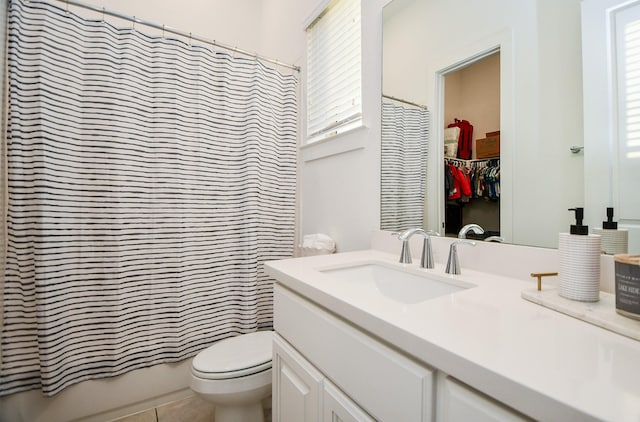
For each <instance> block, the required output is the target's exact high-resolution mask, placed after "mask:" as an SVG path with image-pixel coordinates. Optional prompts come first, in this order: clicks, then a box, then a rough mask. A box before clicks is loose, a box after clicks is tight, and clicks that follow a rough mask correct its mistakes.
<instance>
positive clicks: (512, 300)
mask: <svg viewBox="0 0 640 422" xmlns="http://www.w3.org/2000/svg"><path fill="white" fill-rule="evenodd" d="M397 260H398V256H397V255H396V254H389V253H386V252H381V251H378V250H366V251H357V252H347V253H339V254H333V255H320V256H313V257H305V258H294V259H287V260H282V261H274V262H269V263H267V265H266V271H267V273H268V274H270V275H271V276H273V277H275V278H276V279H277V280H278V282H279V283H281V284H282V285H284V286H286V287H288V288H289V289H291V290H293V291H295V292H297V293H299V294H301V295H302V296H305V297H306V298H308V299H310V300H311V301H313V302H315V303H317V304H319V305H321V306H323V307H325V308H326V309H328V310H330V311H332V312H333V313H335V314H337V315H338V316H340V317H342V318H344V319H345V320H347V321H350V322H351V323H353V324H354V325H356V326H358V327H360V328H362V329H364V330H365V331H368V332H369V333H371V334H373V335H375V336H377V337H378V338H380V339H382V340H384V341H386V342H388V343H389V344H392V345H394V346H395V347H397V348H398V349H399V350H402V351H404V352H405V353H407V354H408V355H411V356H414V357H415V358H417V359H418V360H420V361H422V362H425V363H427V364H429V365H431V366H433V367H436V368H438V369H439V370H442V371H444V372H445V373H447V374H450V375H452V376H453V377H455V378H457V379H459V380H461V381H463V382H465V383H467V384H468V385H470V386H472V387H474V388H476V389H478V390H480V391H483V392H485V393H486V394H488V395H490V396H492V397H494V398H495V399H497V400H499V401H501V402H503V403H505V404H507V405H509V406H511V407H513V408H515V409H518V410H520V411H521V412H523V413H525V414H527V415H529V416H531V417H533V418H535V419H538V420H553V421H556V420H562V421H567V420H576V421H578V420H579V421H583V420H589V419H593V420H608V421H639V420H640V342H638V341H635V340H632V339H629V338H627V337H624V336H621V335H618V334H615V333H612V332H609V331H607V330H604V329H602V328H598V327H595V326H593V325H590V324H588V323H585V322H583V321H579V320H577V319H574V318H572V317H569V316H567V315H563V314H561V313H558V312H556V311H553V310H551V309H547V308H544V307H542V306H540V305H536V304H534V303H531V302H528V301H526V300H524V299H522V298H521V292H522V290H524V289H530V288H532V287H533V286H535V282H534V280H533V279H532V281H531V282H525V281H521V280H517V279H514V278H507V277H504V276H498V275H492V274H488V273H482V272H478V271H473V270H469V269H465V267H464V265H463V267H462V272H463V274H461V275H458V276H449V275H446V274H445V273H444V267H443V266H442V265H441V264H436V268H435V269H432V270H418V271H423V272H429V273H433V274H434V275H436V276H438V277H446V278H450V277H454V278H455V279H458V280H461V281H465V282H468V283H472V284H475V285H476V286H477V287H473V288H470V289H467V290H462V291H459V292H456V293H453V294H450V295H446V296H441V297H438V298H435V299H430V300H426V301H422V302H418V303H414V304H407V303H401V302H397V301H394V300H392V299H387V298H383V297H379V296H371V295H367V294H361V293H362V292H358V290H357V289H353V288H349V287H348V286H345V283H344V282H340V281H338V280H337V279H334V278H332V277H331V276H329V275H327V274H324V273H322V272H320V271H318V270H319V269H326V268H329V267H333V266H340V265H346V264H353V263H360V262H361V263H366V262H372V261H377V262H385V263H388V264H390V265H397V266H402V264H398V263H397ZM414 262H415V261H414ZM406 266H408V267H411V268H415V269H418V265H417V264H416V263H414V264H408V265H406ZM639 324H640V322H639Z"/></svg>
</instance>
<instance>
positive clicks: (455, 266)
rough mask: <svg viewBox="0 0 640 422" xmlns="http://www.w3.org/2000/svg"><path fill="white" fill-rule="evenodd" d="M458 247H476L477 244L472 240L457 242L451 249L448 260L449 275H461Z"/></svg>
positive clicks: (446, 270)
mask: <svg viewBox="0 0 640 422" xmlns="http://www.w3.org/2000/svg"><path fill="white" fill-rule="evenodd" d="M457 245H471V246H476V242H474V241H472V240H456V241H454V242H453V243H452V244H451V246H450V247H449V259H448V260H447V268H446V269H445V272H446V273H447V274H461V273H462V272H461V271H460V260H459V259H458V250H457Z"/></svg>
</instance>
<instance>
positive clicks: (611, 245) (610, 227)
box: [593, 207, 629, 255]
mask: <svg viewBox="0 0 640 422" xmlns="http://www.w3.org/2000/svg"><path fill="white" fill-rule="evenodd" d="M593 234H598V235H600V237H601V246H602V253H604V254H607V255H615V254H626V253H627V251H628V248H629V232H628V231H627V230H624V229H621V230H618V223H616V222H615V221H613V208H611V207H609V208H607V221H603V222H602V228H601V229H600V228H594V229H593Z"/></svg>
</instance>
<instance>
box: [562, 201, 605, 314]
mask: <svg viewBox="0 0 640 422" xmlns="http://www.w3.org/2000/svg"><path fill="white" fill-rule="evenodd" d="M569 211H573V212H574V213H575V219H576V222H575V224H572V225H571V226H570V227H569V233H560V239H559V248H558V254H559V256H560V266H559V269H558V280H559V294H560V296H562V297H564V298H567V299H571V300H578V301H582V302H597V301H598V300H599V299H600V236H598V235H593V234H592V235H590V234H589V227H588V226H587V225H585V224H583V219H584V208H578V207H576V208H569Z"/></svg>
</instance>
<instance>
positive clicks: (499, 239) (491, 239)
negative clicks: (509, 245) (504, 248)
mask: <svg viewBox="0 0 640 422" xmlns="http://www.w3.org/2000/svg"><path fill="white" fill-rule="evenodd" d="M484 241H485V242H498V243H502V242H504V237H500V236H489V237H485V238H484Z"/></svg>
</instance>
